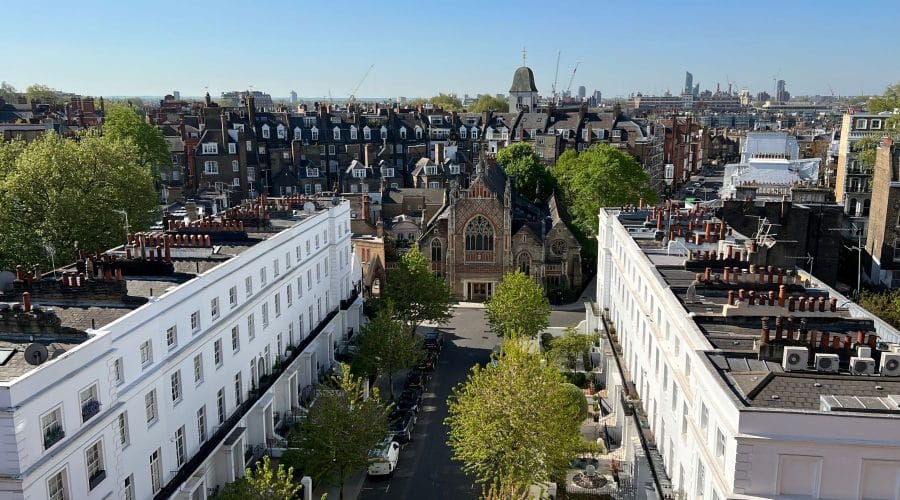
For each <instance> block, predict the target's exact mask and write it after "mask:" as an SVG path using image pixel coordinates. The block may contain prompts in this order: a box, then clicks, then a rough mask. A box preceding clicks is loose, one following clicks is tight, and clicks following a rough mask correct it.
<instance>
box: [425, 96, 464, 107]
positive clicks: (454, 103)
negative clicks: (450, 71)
mask: <svg viewBox="0 0 900 500" xmlns="http://www.w3.org/2000/svg"><path fill="white" fill-rule="evenodd" d="M429 101H430V102H431V104H433V105H434V107H436V108H441V109H443V110H444V111H459V110H461V109H462V101H460V100H459V98H458V97H456V96H455V95H450V94H438V95H436V96H434V97H432V98H431V99H429Z"/></svg>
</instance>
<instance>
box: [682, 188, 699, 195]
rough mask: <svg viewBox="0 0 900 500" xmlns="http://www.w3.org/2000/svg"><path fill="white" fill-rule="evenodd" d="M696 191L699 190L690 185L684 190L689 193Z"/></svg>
mask: <svg viewBox="0 0 900 500" xmlns="http://www.w3.org/2000/svg"><path fill="white" fill-rule="evenodd" d="M696 191H697V190H696V189H695V188H693V187H688V188H687V189H685V190H684V192H685V193H687V194H694V193H695V192H696Z"/></svg>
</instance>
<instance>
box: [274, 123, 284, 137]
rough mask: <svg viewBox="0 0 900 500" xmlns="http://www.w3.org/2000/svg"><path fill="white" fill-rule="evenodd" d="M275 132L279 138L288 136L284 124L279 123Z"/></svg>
mask: <svg viewBox="0 0 900 500" xmlns="http://www.w3.org/2000/svg"><path fill="white" fill-rule="evenodd" d="M275 133H276V134H278V138H279V139H284V138H286V137H287V131H286V130H285V128H284V125H281V124H279V125H278V128H277V129H276V131H275Z"/></svg>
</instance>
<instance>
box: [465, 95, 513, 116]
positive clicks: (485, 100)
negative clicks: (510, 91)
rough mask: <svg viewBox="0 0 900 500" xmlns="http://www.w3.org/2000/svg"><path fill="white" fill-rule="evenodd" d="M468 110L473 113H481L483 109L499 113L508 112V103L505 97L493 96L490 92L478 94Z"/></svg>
mask: <svg viewBox="0 0 900 500" xmlns="http://www.w3.org/2000/svg"><path fill="white" fill-rule="evenodd" d="M469 111H471V112H473V113H481V112H484V111H495V112H500V113H508V112H509V103H508V102H506V99H501V98H499V97H494V96H492V95H490V94H478V99H477V100H476V101H475V104H473V105H471V106H469Z"/></svg>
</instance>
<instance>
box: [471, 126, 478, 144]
mask: <svg viewBox="0 0 900 500" xmlns="http://www.w3.org/2000/svg"><path fill="white" fill-rule="evenodd" d="M477 139H478V129H477V128H473V129H472V140H473V141H474V140H477Z"/></svg>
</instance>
